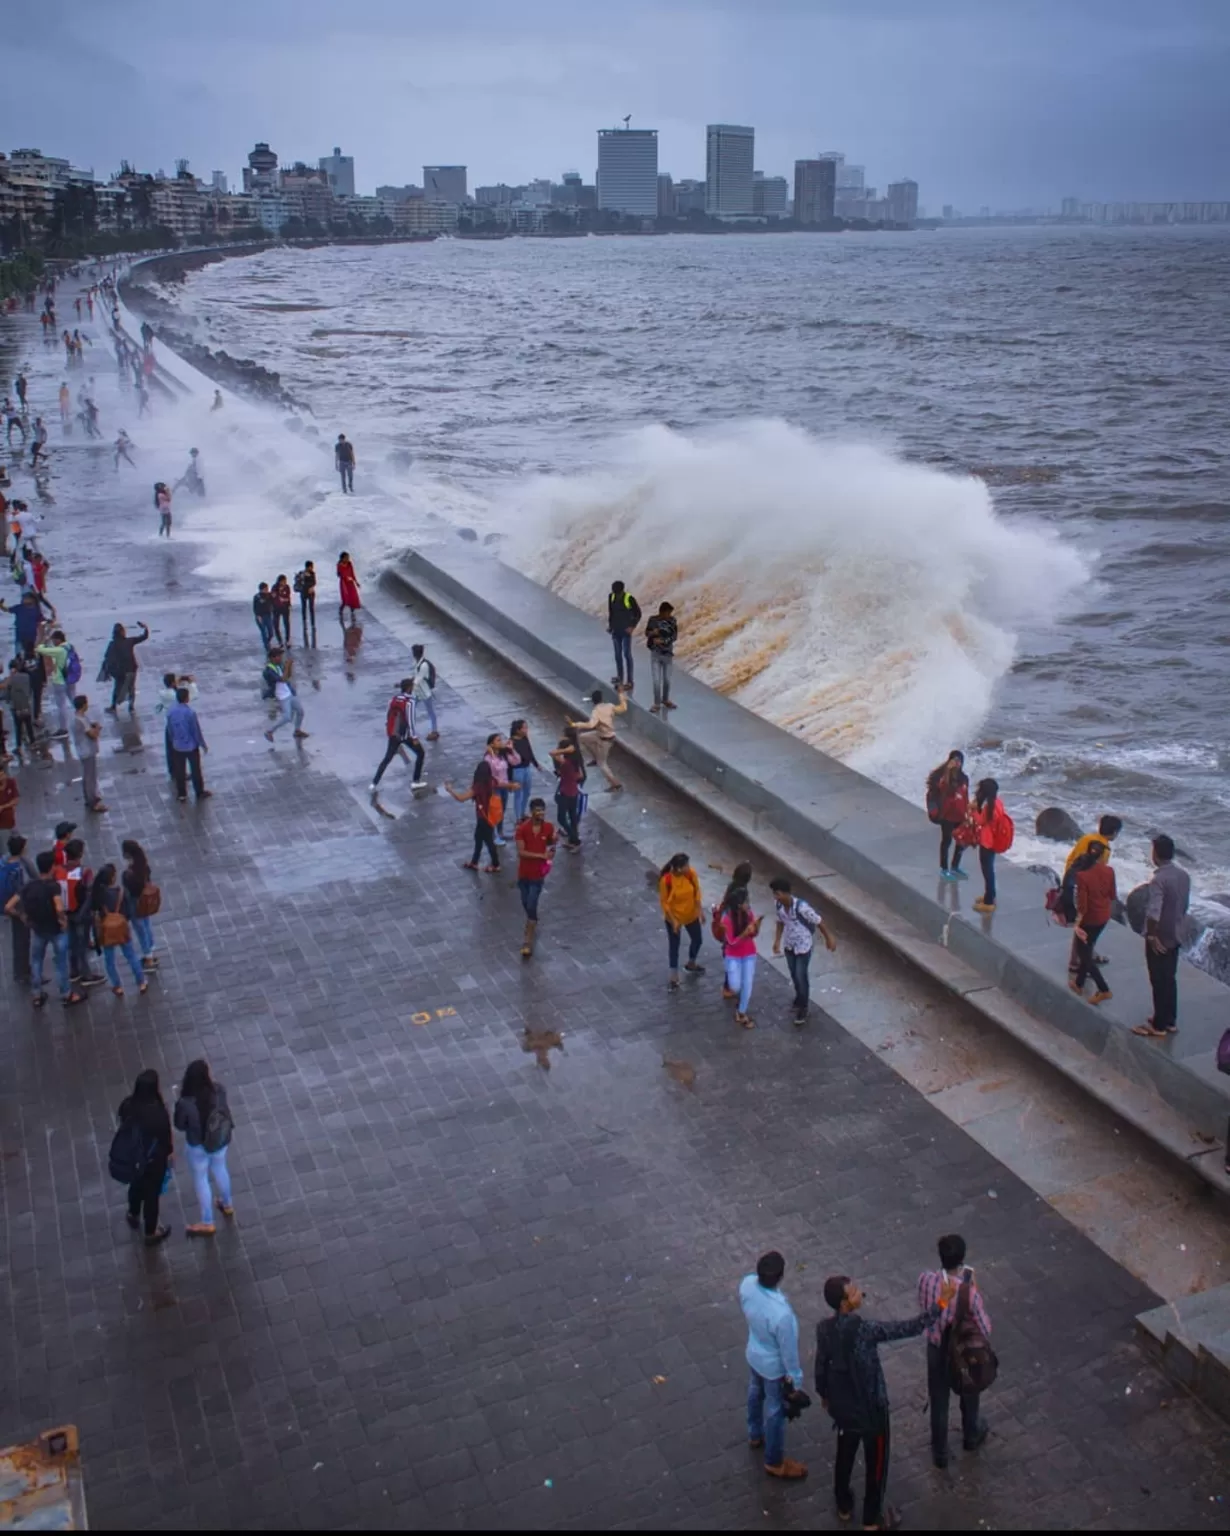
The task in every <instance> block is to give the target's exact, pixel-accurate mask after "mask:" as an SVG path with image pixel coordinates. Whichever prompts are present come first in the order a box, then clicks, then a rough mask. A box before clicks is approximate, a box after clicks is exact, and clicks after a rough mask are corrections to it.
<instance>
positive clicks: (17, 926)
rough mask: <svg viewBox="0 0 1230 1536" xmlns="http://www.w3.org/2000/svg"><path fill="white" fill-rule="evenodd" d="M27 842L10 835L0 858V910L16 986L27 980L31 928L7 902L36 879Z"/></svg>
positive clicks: (17, 835) (14, 834) (17, 895)
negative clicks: (6, 926) (5, 924)
mask: <svg viewBox="0 0 1230 1536" xmlns="http://www.w3.org/2000/svg"><path fill="white" fill-rule="evenodd" d="M27 846H28V845H27V842H26V839H25V838H24V837H22V836H21V835H20V833H17V832H14V833H12V834H10V836H9V838H8V842H7V845H6V852H5V855H4V858H3V859H2V860H0V911H4V912H6V913H8V920H9V928H10V930H11V932H10V938H11V939H12V943H13V980H14V981H15V982H17V984H18V985H19V986H24V985H28V984H29V981H30V929H29V927H28V926H27V924H26V923H25V921H24V920H23V918H22V917H21V914H20V908H19V907H18V908H17V909H14V910H12V911H10V910H9V904H10V902H12V901H14V900H15V899H16V900H18V901H19V899H20V896H21V893H22V891H23V890H24V889H25V887H26V886H27V885H28V884H29V883H30V882H31V881H34V880H37V879H38V870H37V869H36V868H35V865H34V861H33V860H32V859H31V858H29V857H28V856H27V854H26V848H27Z"/></svg>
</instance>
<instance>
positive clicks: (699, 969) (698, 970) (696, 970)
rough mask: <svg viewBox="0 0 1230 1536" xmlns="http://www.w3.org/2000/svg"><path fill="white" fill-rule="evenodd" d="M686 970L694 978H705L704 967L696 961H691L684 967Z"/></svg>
mask: <svg viewBox="0 0 1230 1536" xmlns="http://www.w3.org/2000/svg"><path fill="white" fill-rule="evenodd" d="M684 970H685V971H691V973H692V975H693V976H703V975H704V974H705V968H704V966H703V965H697V963H696V961H695V960H689V961H688V963H687V964H686V965H685V966H684Z"/></svg>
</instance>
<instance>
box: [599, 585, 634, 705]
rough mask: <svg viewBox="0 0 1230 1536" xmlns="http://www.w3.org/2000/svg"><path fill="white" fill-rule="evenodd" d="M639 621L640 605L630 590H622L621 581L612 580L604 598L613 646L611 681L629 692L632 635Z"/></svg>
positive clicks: (630, 683)
mask: <svg viewBox="0 0 1230 1536" xmlns="http://www.w3.org/2000/svg"><path fill="white" fill-rule="evenodd" d="M640 622H641V605H640V604H639V603H638V602H637V600H636V598H634V597H633V596H632V594H631V592H625V591H624V584H623V582H622V581H613V582H612V583H611V591H610V595H609V596H608V598H607V600H606V628H607V633H608V634H609V635H610V637H611V643H612V645H613V646H614V647H615V676H614V677H613V678H612V679H611V681H612V682H613V683H614V684H615V686H616V688H623V687H625V686H626V687H627V689H628V692H629V693H631V692H632V636H633V635H634V634H635V633H636V626H637V625H638V624H639V623H640ZM625 673H626V674H627V677H626V682H625Z"/></svg>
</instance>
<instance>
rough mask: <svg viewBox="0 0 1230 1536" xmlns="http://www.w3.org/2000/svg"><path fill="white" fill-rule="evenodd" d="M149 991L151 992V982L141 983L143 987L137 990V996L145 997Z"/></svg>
mask: <svg viewBox="0 0 1230 1536" xmlns="http://www.w3.org/2000/svg"><path fill="white" fill-rule="evenodd" d="M148 991H149V982H148V981H143V982H142V983H141V985H140V986H139V987H138V988H137V996H138V997H144V996H145V994H146V993H147V992H148Z"/></svg>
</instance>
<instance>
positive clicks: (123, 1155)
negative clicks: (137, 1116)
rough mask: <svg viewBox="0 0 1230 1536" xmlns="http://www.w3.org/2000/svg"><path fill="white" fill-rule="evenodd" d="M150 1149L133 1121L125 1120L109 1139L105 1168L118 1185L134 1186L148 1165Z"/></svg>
mask: <svg viewBox="0 0 1230 1536" xmlns="http://www.w3.org/2000/svg"><path fill="white" fill-rule="evenodd" d="M149 1153H150V1149H149V1147H148V1146H147V1145H146V1141H145V1135H144V1133H143V1132H142V1130H141V1127H140V1126H139V1125H138V1124H137V1122H136V1121H135V1120H125V1121H123V1122H122V1124H121V1125H120V1128H119V1130H118V1131H116V1133H115V1135H114V1136H113V1137H112V1138H111V1151H110V1152H109V1153H108V1154H107V1168H108V1169H109V1171H110V1173H111V1177H112V1178H113V1179H115V1180H116V1181H117V1182H118V1183H120V1184H135V1183H136V1182H137V1180H138V1179H139V1178H140V1177H141V1175H142V1174H143V1173H144V1172H145V1170H146V1168H147V1167H148V1165H149Z"/></svg>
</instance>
